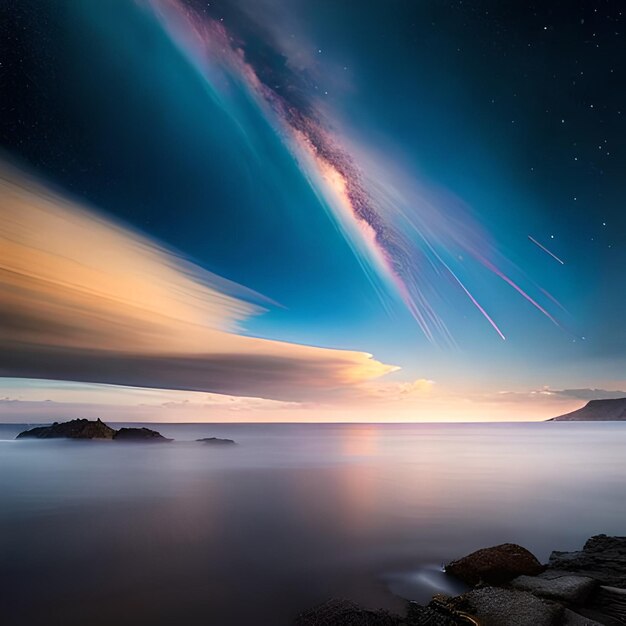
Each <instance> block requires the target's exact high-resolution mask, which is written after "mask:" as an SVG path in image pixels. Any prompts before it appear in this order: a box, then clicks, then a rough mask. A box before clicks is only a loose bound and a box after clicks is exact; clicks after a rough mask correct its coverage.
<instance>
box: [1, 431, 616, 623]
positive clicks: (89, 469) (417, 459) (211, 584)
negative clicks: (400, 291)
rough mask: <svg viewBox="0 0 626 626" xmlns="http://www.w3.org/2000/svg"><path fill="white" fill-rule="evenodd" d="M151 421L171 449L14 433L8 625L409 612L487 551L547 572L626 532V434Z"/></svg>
mask: <svg viewBox="0 0 626 626" xmlns="http://www.w3.org/2000/svg"><path fill="white" fill-rule="evenodd" d="M126 425H129V424H126ZM143 425H146V424H143ZM116 426H119V425H116ZM146 426H148V427H151V428H154V429H156V430H158V431H160V432H161V433H162V434H163V435H165V436H166V437H171V438H173V439H174V440H175V441H173V442H171V443H165V444H145V443H144V444H142V443H121V442H110V441H102V442H96V441H90V442H81V441H70V440H47V441H46V440H17V441H16V440H15V436H16V435H17V434H18V432H20V431H21V430H23V429H24V428H25V426H24V425H8V424H3V425H0V605H1V606H0V610H1V614H0V622H1V623H2V624H3V625H5V626H13V625H19V626H22V625H23V626H39V625H46V626H55V625H59V626H61V625H63V626H73V625H79V624H80V625H81V626H85V625H89V626H100V625H102V626H104V625H106V626H110V625H121V626H123V625H126V624H129V625H134V626H141V625H143V624H146V625H151V626H157V625H158V626H160V625H163V626H165V625H168V626H169V625H181V626H196V625H198V626H200V625H202V626H208V625H211V626H231V625H232V626H284V625H287V624H290V623H291V622H292V620H293V619H294V617H295V616H296V615H297V614H298V613H299V612H300V611H303V610H305V609H307V608H309V607H312V606H315V605H316V604H319V603H321V602H323V601H325V600H327V599H329V598H346V599H349V600H352V601H355V602H358V603H362V604H363V605H365V606H368V607H372V608H378V607H380V608H386V609H389V610H392V611H402V610H403V608H404V606H405V603H406V600H416V601H418V602H427V601H428V599H429V598H430V597H431V596H432V595H433V594H434V593H439V592H443V593H457V592H459V591H462V588H461V587H459V586H458V585H457V584H456V583H454V582H453V581H451V580H449V579H448V577H446V575H445V574H444V573H443V572H442V566H443V564H445V563H447V562H449V561H450V560H452V559H455V558H458V557H461V556H463V555H465V554H467V553H469V552H471V551H473V550H476V549H478V548H482V547H486V546H491V545H495V544H499V543H504V542H515V543H519V544H521V545H523V546H525V547H526V548H528V549H529V550H531V551H532V552H533V553H534V554H535V555H536V556H537V557H538V558H539V559H540V560H542V561H545V560H547V559H548V557H549V555H550V552H551V551H552V550H576V549H579V548H581V547H582V545H583V543H584V542H585V540H586V539H587V538H588V537H590V536H591V535H594V534H599V533H606V534H609V535H624V534H626V423H615V422H601V423H562V422H560V423H559V422H548V423H514V424H513V423H511V424H507V423H498V424H485V423H476V424H449V423H447V424H425V423H420V424H393V423H387V424H242V423H239V424H155V425H149V424H147V425H146ZM202 437H224V438H230V439H234V440H235V441H236V442H237V445H234V446H211V445H205V444H202V443H199V442H197V441H196V439H200V438H202Z"/></svg>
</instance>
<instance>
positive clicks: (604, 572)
mask: <svg viewBox="0 0 626 626" xmlns="http://www.w3.org/2000/svg"><path fill="white" fill-rule="evenodd" d="M548 567H549V568H550V569H556V570H566V571H569V572H576V573H578V574H579V575H581V576H588V577H589V578H595V579H596V580H598V581H599V582H600V583H602V584H603V585H609V586H613V587H624V588H626V537H607V536H606V535H596V536H594V537H591V539H588V540H587V543H585V546H584V548H583V549H582V550H580V551H578V552H553V553H552V554H551V555H550V560H549V563H548Z"/></svg>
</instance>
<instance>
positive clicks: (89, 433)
mask: <svg viewBox="0 0 626 626" xmlns="http://www.w3.org/2000/svg"><path fill="white" fill-rule="evenodd" d="M16 439H113V440H115V441H151V442H157V441H161V442H165V441H172V440H171V439H167V438H166V437H163V435H161V433H158V432H157V431H156V430H150V429H149V428H120V429H119V430H115V429H114V428H111V427H110V426H107V425H106V424H105V423H104V422H102V421H101V420H100V419H97V420H95V421H90V420H87V419H76V420H71V421H69V422H61V423H59V422H54V424H52V425H51V426H38V427H36V428H31V429H30V430H25V431H23V432H21V433H20V434H19V435H18V436H17V437H16Z"/></svg>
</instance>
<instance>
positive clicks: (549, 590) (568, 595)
mask: <svg viewBox="0 0 626 626" xmlns="http://www.w3.org/2000/svg"><path fill="white" fill-rule="evenodd" d="M597 586H598V583H597V581H595V580H594V579H593V578H588V577H586V576H575V575H574V574H571V573H568V572H557V571H556V570H555V571H548V572H544V573H543V574H539V575H538V576H518V577H517V578H515V579H514V580H513V581H512V582H511V587H513V588H514V589H518V590H520V591H530V592H531V593H533V594H535V595H536V596H539V597H541V598H547V599H549V600H557V601H559V602H563V603H564V604H583V603H584V602H585V601H586V600H587V599H588V598H589V596H590V595H591V593H592V592H593V591H594V590H595V588H596V587H597Z"/></svg>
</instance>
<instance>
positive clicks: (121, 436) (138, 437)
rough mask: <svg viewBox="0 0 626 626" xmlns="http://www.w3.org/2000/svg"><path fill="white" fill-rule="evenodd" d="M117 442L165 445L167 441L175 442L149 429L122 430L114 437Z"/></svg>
mask: <svg viewBox="0 0 626 626" xmlns="http://www.w3.org/2000/svg"><path fill="white" fill-rule="evenodd" d="M113 439H115V441H149V442H155V443H164V442H167V441H173V440H172V439H168V438H167V437H164V436H163V435H162V434H161V433H159V432H157V431H156V430H150V429H149V428H120V429H119V430H118V431H117V432H116V433H115V437H113Z"/></svg>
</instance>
